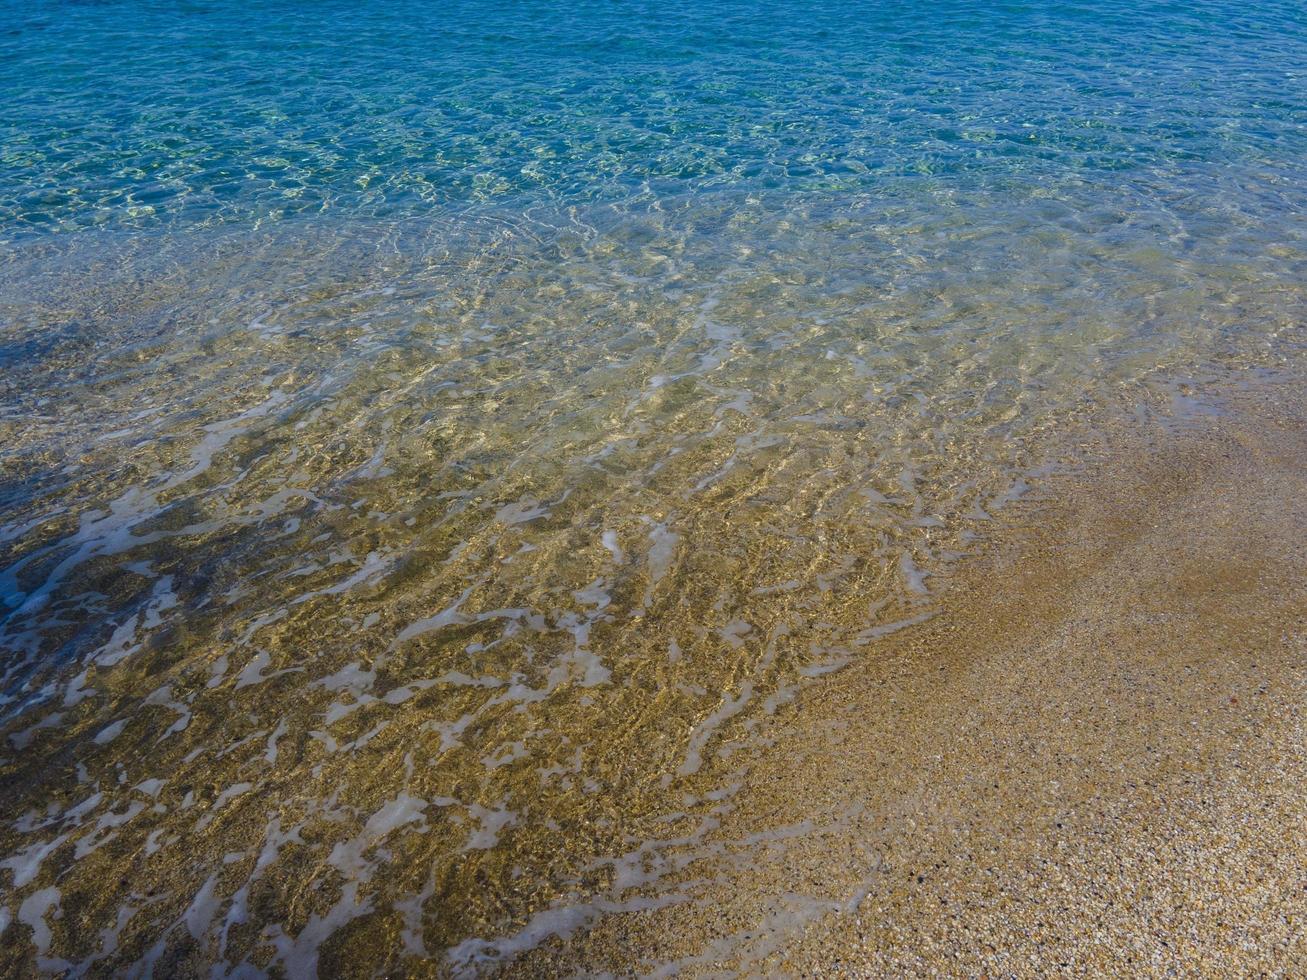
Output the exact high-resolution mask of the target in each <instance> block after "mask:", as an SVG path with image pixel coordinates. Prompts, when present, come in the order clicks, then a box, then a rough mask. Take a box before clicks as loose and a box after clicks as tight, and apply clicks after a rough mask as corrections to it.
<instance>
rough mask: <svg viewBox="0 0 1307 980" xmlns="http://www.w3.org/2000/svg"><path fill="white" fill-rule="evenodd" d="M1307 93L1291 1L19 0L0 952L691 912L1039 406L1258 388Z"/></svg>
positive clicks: (8, 174)
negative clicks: (783, 755)
mask: <svg viewBox="0 0 1307 980" xmlns="http://www.w3.org/2000/svg"><path fill="white" fill-rule="evenodd" d="M1305 79H1307V15H1305V14H1304V9H1303V7H1302V6H1301V5H1300V4H1298V3H1276V2H1269V3H1261V4H1256V5H1249V4H1242V3H1233V2H1230V3H1224V2H1219V3H1204V2H1199V3H1187V4H1161V3H1158V4H1153V3H1144V2H1123V3H1106V4H1102V3H1100V4H1084V5H1073V4H1014V3H1006V4H984V3H980V4H969V3H968V4H963V3H938V2H918V3H906V2H904V3H900V2H885V3H880V4H870V5H855V4H852V3H819V4H815V5H808V4H777V3H763V4H738V5H737V4H732V3H725V2H721V0H706V2H701V3H694V4H690V3H684V4H681V3H666V4H653V5H628V4H617V3H614V4H606V3H605V4H598V3H594V4H587V3H571V4H566V3H563V4H544V3H523V4H496V3H489V2H485V3H460V2H451V3H438V4H437V3H431V4H428V3H421V2H417V0H395V2H390V3H383V2H370V0H353V2H350V3H334V2H323V3H316V4H304V3H292V2H272V0H267V2H256V3H241V4H238V3H228V2H224V0H213V2H192V3H188V4H176V3H172V2H162V0H160V2H157V3H156V2H145V0H102V2H89V0H84V2H78V3H73V2H59V3H56V2H29V3H26V4H17V3H13V4H6V5H4V7H3V9H2V10H0V99H2V102H3V106H4V109H3V111H2V112H0V725H2V726H3V731H2V732H0V737H2V741H0V930H2V933H0V950H2V951H0V970H2V971H4V972H8V971H13V972H16V973H19V974H26V973H32V972H37V971H45V972H58V971H61V970H71V971H72V973H73V974H75V975H80V974H83V973H89V974H110V973H119V972H124V971H129V970H130V971H134V972H135V973H137V974H148V973H150V972H153V973H154V974H155V975H157V976H187V975H196V974H205V975H207V974H209V973H210V971H211V967H213V966H214V965H215V964H217V967H216V969H214V971H213V972H214V974H215V975H224V974H225V973H227V972H236V973H237V974H238V975H247V976H253V975H258V974H261V973H264V972H273V973H280V974H286V975H295V976H302V975H312V974H313V972H314V971H315V970H320V971H321V972H322V974H323V975H333V976H335V975H363V976H366V975H372V974H373V973H374V972H378V971H391V972H392V973H395V972H399V973H402V972H407V971H417V972H421V971H432V972H437V973H439V972H453V973H465V972H473V971H475V970H477V969H488V968H493V966H494V965H495V964H497V963H502V962H503V961H505V960H506V959H509V958H511V957H513V956H514V955H516V954H518V953H520V952H521V951H524V950H526V949H529V948H531V947H532V946H534V945H536V944H538V943H540V942H545V941H552V940H556V939H557V937H560V936H561V937H564V938H566V937H567V936H569V935H572V934H574V933H575V931H576V930H578V929H581V928H584V926H585V925H586V924H587V923H588V922H590V921H592V920H593V919H594V917H595V916H597V915H600V914H602V913H604V912H611V911H616V910H621V909H635V908H641V907H650V906H654V905H658V904H661V903H667V902H675V901H685V900H689V899H691V898H692V897H693V881H694V880H695V878H696V876H698V877H700V878H702V877H704V876H711V875H712V873H713V872H712V859H713V855H714V854H715V853H718V851H715V850H714V845H713V839H712V833H713V830H714V828H715V826H716V823H717V820H718V818H719V815H720V813H721V811H722V809H723V808H725V807H729V806H730V798H731V795H732V793H733V792H735V791H736V788H737V787H738V786H739V779H738V767H739V766H740V765H742V764H743V763H741V762H740V760H741V759H744V758H746V757H747V749H748V745H749V742H750V738H751V737H753V736H754V735H755V733H756V732H757V730H758V728H759V724H760V720H761V719H764V718H766V717H767V716H768V715H771V714H773V713H774V712H776V711H777V710H778V709H779V708H781V706H783V705H785V704H786V703H787V702H790V701H791V700H792V699H793V697H794V696H795V694H796V692H799V691H801V690H802V686H803V684H804V681H805V678H810V677H813V676H816V675H820V674H823V673H827V672H829V671H832V670H835V669H838V667H839V666H841V665H842V664H845V663H847V662H849V660H850V659H852V658H860V657H869V656H875V655H876V644H877V640H878V639H879V638H880V637H883V636H885V635H886V634H887V633H889V632H891V631H895V630H897V629H901V628H908V627H910V625H911V624H912V623H913V622H916V621H919V620H920V619H921V618H923V617H926V616H928V615H929V614H930V608H931V607H930V595H931V591H932V588H933V587H935V582H937V581H938V577H939V576H940V575H942V574H943V573H944V572H946V571H947V568H948V566H949V564H950V563H951V562H953V561H955V560H956V559H957V558H958V557H959V556H960V555H961V554H962V553H963V552H965V551H966V550H967V548H968V547H969V546H970V545H971V544H972V542H973V541H974V539H975V537H976V535H978V534H982V533H983V531H984V527H985V525H986V524H987V522H988V521H989V519H990V517H991V516H992V515H993V513H994V512H995V511H997V510H999V509H1001V508H1002V507H1003V506H1005V505H1006V504H1008V503H1009V502H1011V501H1012V500H1014V499H1017V498H1019V497H1021V495H1022V494H1023V493H1025V491H1026V489H1027V485H1028V481H1030V480H1031V479H1033V477H1032V471H1033V472H1037V471H1038V467H1039V466H1040V465H1041V463H1042V462H1043V461H1044V460H1045V459H1046V458H1047V456H1048V452H1049V447H1050V446H1051V445H1055V444H1056V437H1057V434H1058V433H1059V432H1061V431H1065V430H1066V429H1067V427H1068V426H1071V425H1073V424H1075V423H1076V421H1077V420H1079V419H1082V418H1084V417H1086V416H1088V415H1090V414H1092V413H1093V412H1094V411H1096V410H1097V409H1098V408H1099V407H1101V406H1103V405H1110V404H1115V403H1120V402H1122V401H1123V400H1124V401H1125V402H1128V401H1129V400H1130V399H1131V398H1133V397H1136V395H1135V394H1134V393H1136V392H1145V391H1151V392H1154V393H1156V392H1164V393H1165V392H1174V397H1175V398H1177V399H1183V398H1184V397H1185V393H1186V392H1187V391H1188V390H1189V389H1188V388H1187V387H1186V386H1185V385H1184V384H1181V383H1180V382H1178V381H1177V380H1176V379H1183V378H1186V377H1192V376H1200V375H1201V374H1202V372H1204V371H1206V370H1208V369H1209V368H1213V367H1216V368H1224V367H1227V366H1231V365H1233V366H1244V365H1249V366H1259V365H1260V366H1275V365H1279V364H1283V363H1284V362H1285V360H1286V359H1288V358H1289V357H1291V356H1292V355H1293V352H1294V349H1295V347H1296V346H1299V345H1300V343H1301V341H1300V339H1299V338H1298V336H1297V332H1298V331H1299V330H1300V326H1301V323H1302V321H1303V314H1304V302H1303V300H1304V282H1307V279H1305V274H1307V241H1305V237H1304V236H1305V228H1304V222H1303V218H1302V215H1303V212H1304V208H1307V128H1305V127H1307V88H1305V87H1304V81H1305ZM1168 397H1169V396H1168Z"/></svg>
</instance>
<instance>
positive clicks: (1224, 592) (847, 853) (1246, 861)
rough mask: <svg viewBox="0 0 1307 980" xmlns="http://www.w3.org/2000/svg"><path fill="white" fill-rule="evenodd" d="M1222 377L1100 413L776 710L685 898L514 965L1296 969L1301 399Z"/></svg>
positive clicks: (1302, 846)
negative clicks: (923, 597)
mask: <svg viewBox="0 0 1307 980" xmlns="http://www.w3.org/2000/svg"><path fill="white" fill-rule="evenodd" d="M1218 404H1219V408H1216V409H1211V408H1209V409H1208V410H1206V411H1199V412H1196V413H1193V414H1191V415H1190V416H1189V417H1187V418H1183V419H1178V420H1177V419H1172V420H1171V421H1170V422H1168V423H1167V424H1166V425H1160V424H1158V423H1157V422H1156V421H1153V422H1148V423H1139V424H1132V425H1125V426H1122V427H1120V428H1118V429H1116V430H1115V431H1112V432H1110V433H1109V434H1107V435H1106V436H1103V437H1102V438H1101V442H1100V443H1098V444H1096V445H1095V446H1093V447H1092V448H1090V449H1089V450H1088V451H1087V453H1086V462H1085V464H1084V466H1083V467H1080V468H1079V470H1078V472H1077V473H1075V474H1073V475H1070V476H1067V477H1064V478H1060V479H1055V480H1052V481H1050V483H1049V486H1048V487H1047V488H1046V489H1047V491H1048V492H1047V493H1045V494H1044V495H1043V499H1041V500H1038V501H1031V502H1029V503H1027V504H1026V505H1025V506H1024V507H1023V508H1020V511H1021V512H1020V513H1013V514H1011V515H1009V516H1008V517H1007V518H1006V519H1005V521H1004V522H1003V524H1002V525H1001V526H1000V527H998V528H996V530H995V533H994V534H993V535H992V537H991V539H990V540H989V541H988V542H987V544H986V545H985V546H983V547H982V548H980V549H979V550H980V552H981V554H982V556H981V557H978V558H976V559H974V560H971V561H968V562H963V563H962V564H961V566H960V570H959V572H958V574H957V575H956V577H955V578H954V580H953V581H952V582H950V583H948V586H947V588H946V589H944V596H943V599H942V601H941V603H940V608H939V611H938V615H936V616H935V617H934V618H933V619H932V620H930V621H929V622H928V623H925V624H923V625H921V626H918V627H916V628H915V629H911V630H904V631H902V632H901V633H899V634H896V635H895V636H893V637H888V638H886V639H885V641H884V642H883V644H882V645H881V647H880V648H879V650H878V651H877V652H878V656H875V657H869V658H867V659H866V660H865V661H864V662H861V663H859V664H857V665H856V666H852V667H850V668H848V669H847V670H845V671H843V672H841V673H839V674H836V675H834V676H833V677H832V678H831V679H829V681H828V682H827V683H825V684H824V685H822V686H821V687H819V688H817V689H816V690H814V691H812V692H810V693H809V694H807V695H806V696H805V697H804V698H803V700H802V710H794V711H790V712H782V713H781V715H779V716H778V717H777V718H776V724H775V729H776V731H775V733H774V741H773V743H772V745H771V748H770V749H769V750H768V751H766V752H765V753H764V754H763V756H762V757H761V758H760V759H758V760H757V761H756V762H755V763H754V764H753V765H752V766H750V768H749V770H748V777H747V785H746V786H745V787H744V788H743V789H742V791H741V792H740V793H739V794H738V795H737V797H736V798H735V801H734V805H733V806H732V807H730V808H727V809H728V812H725V813H724V815H723V821H722V827H721V832H720V834H719V840H720V841H721V842H722V848H721V850H720V854H721V861H720V863H719V866H718V867H716V868H715V869H713V871H712V874H714V875H716V876H718V877H717V878H716V880H715V882H714V883H713V884H712V885H711V886H709V887H702V885H701V884H700V885H698V886H692V888H691V890H693V892H694V895H695V900H693V901H689V902H685V903H683V904H677V905H673V906H670V907H667V908H664V909H661V910H657V911H651V912H635V913H628V914H622V915H611V916H608V917H607V918H605V919H604V920H602V922H601V923H600V925H599V926H598V927H597V928H596V929H594V930H592V931H591V932H589V933H588V934H586V935H584V936H576V937H574V938H573V941H572V942H570V943H567V944H558V943H555V944H554V946H553V948H552V950H550V949H548V948H544V949H540V950H537V951H536V953H535V954H534V955H532V956H530V957H528V958H525V959H523V960H520V961H519V962H518V963H517V964H516V969H515V972H516V973H517V974H518V975H522V976H528V975H542V974H545V973H551V974H558V975H562V974H568V973H573V972H576V971H578V970H583V971H596V970H615V971H618V972H622V973H625V972H631V971H640V970H643V969H647V968H648V967H649V966H650V965H652V964H653V963H657V962H662V963H663V968H662V970H661V971H660V972H663V973H670V972H673V971H674V970H684V971H686V975H705V976H706V975H714V974H718V973H721V972H723V971H725V972H728V973H748V974H766V975H782V974H787V975H798V976H815V975H857V976H903V975H913V976H1009V975H1015V976H1044V975H1050V974H1059V975H1095V976H1102V975H1109V974H1110V975H1118V976H1121V975H1134V976H1174V975H1188V976H1193V975H1209V976H1210V975H1228V976H1233V975H1269V976H1288V975H1294V974H1295V973H1298V972H1299V971H1301V969H1303V967H1304V966H1305V965H1307V933H1305V932H1304V923H1303V919H1304V909H1305V908H1307V753H1305V749H1307V741H1305V740H1304V718H1303V706H1304V682H1305V681H1307V632H1305V631H1304V625H1305V623H1307V575H1304V572H1305V571H1307V554H1305V553H1304V550H1303V548H1302V542H1303V540H1305V539H1307V503H1305V501H1307V470H1305V469H1304V466H1303V462H1304V460H1307V425H1305V424H1304V423H1305V421H1307V420H1305V419H1304V414H1303V402H1302V399H1301V396H1300V394H1299V392H1298V391H1296V390H1295V389H1294V388H1293V386H1291V385H1285V386H1280V387H1277V386H1269V387H1267V388H1263V389H1254V390H1251V391H1250V390H1245V391H1242V392H1235V393H1232V394H1230V395H1228V396H1226V397H1224V398H1223V399H1221V400H1220V401H1219V403H1218ZM760 845H761V846H760ZM733 858H735V859H734V860H733ZM694 870H695V872H696V874H689V873H687V880H691V879H695V878H698V877H699V876H700V875H701V874H702V872H703V870H704V869H703V868H702V866H700V867H698V868H696V869H694ZM700 880H701V879H700Z"/></svg>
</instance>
